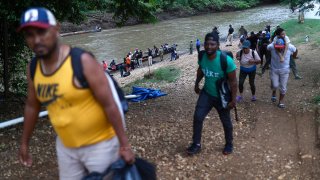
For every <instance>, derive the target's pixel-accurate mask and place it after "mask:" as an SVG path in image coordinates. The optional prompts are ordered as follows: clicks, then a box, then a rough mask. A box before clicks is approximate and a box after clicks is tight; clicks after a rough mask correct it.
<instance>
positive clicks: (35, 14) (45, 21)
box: [18, 7, 57, 31]
mask: <svg viewBox="0 0 320 180" xmlns="http://www.w3.org/2000/svg"><path fill="white" fill-rule="evenodd" d="M56 25H57V21H56V18H55V17H54V15H53V14H52V12H51V11H49V10H48V9H46V8H43V7H34V8H30V9H28V10H26V11H25V12H24V13H23V14H22V16H21V19H20V27H19V28H18V31H21V30H22V29H23V28H25V27H37V28H42V29H47V28H49V27H50V26H56Z"/></svg>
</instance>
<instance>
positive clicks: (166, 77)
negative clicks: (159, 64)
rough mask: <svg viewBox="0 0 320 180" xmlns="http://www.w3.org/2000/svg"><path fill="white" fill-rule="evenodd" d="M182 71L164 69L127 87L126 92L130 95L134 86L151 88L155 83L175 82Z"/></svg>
mask: <svg viewBox="0 0 320 180" xmlns="http://www.w3.org/2000/svg"><path fill="white" fill-rule="evenodd" d="M180 73H181V71H180V69H177V68H174V67H163V68H159V69H157V70H155V71H154V72H151V73H150V74H149V73H147V74H145V75H144V78H143V79H138V80H136V81H134V82H132V83H129V84H128V85H126V86H125V87H124V88H123V89H124V92H126V93H130V91H131V87H132V86H140V87H147V86H149V87H150V84H153V83H172V82H175V81H176V80H177V79H178V78H179V76H180Z"/></svg>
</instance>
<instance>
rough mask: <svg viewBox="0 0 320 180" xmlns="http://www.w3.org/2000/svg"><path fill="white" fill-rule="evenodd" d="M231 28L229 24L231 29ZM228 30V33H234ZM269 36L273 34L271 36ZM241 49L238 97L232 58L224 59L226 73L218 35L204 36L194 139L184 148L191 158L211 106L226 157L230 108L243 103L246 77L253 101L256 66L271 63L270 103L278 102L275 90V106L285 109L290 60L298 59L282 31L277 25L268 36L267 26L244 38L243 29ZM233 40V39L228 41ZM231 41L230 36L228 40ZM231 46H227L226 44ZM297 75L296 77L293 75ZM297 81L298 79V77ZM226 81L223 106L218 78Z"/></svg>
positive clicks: (230, 133)
mask: <svg viewBox="0 0 320 180" xmlns="http://www.w3.org/2000/svg"><path fill="white" fill-rule="evenodd" d="M231 28H232V26H231V25H230V29H231ZM230 29H229V34H228V36H230V34H232V33H233V30H232V29H231V30H230ZM270 34H272V35H271V36H270ZM239 37H240V45H239V48H240V50H239V51H238V52H237V53H236V59H237V60H238V61H239V62H240V70H239V80H238V88H239V95H238V96H237V78H236V65H235V63H234V61H233V59H232V58H231V57H229V56H228V58H227V60H226V66H227V68H226V69H225V72H224V70H223V65H222V60H221V59H222V55H221V54H223V53H225V52H223V51H221V50H220V47H219V45H220V42H219V33H217V32H216V31H212V32H211V33H208V34H207V35H206V36H205V42H204V49H205V53H204V55H202V56H199V59H198V64H199V68H198V70H197V76H196V81H195V86H194V90H195V92H196V93H197V94H199V98H198V101H197V104H196V108H195V112H194V117H193V136H192V143H191V145H190V146H189V147H188V148H187V153H188V154H190V155H194V154H197V153H199V152H200V150H201V134H202V129H203V121H204V119H205V117H206V116H207V115H208V113H209V112H210V111H211V109H212V108H213V107H214V108H215V109H216V110H217V112H218V114H219V118H220V120H221V122H222V125H223V129H224V135H225V146H224V148H223V151H222V152H223V154H225V155H227V154H230V153H232V151H233V125H232V121H231V117H230V109H232V108H234V107H235V105H236V103H239V102H241V101H242V100H243V90H244V82H245V79H246V77H247V76H249V84H250V88H251V94H252V96H251V101H256V100H257V98H256V96H255V93H256V86H255V76H256V71H257V65H259V64H261V68H266V67H267V66H269V64H270V80H271V96H270V99H271V101H272V102H276V101H277V96H276V94H277V91H279V99H278V104H277V106H278V107H279V108H285V103H284V97H285V94H286V92H287V82H288V78H289V73H290V61H293V60H294V59H297V54H298V50H297V48H296V47H295V46H294V45H292V44H291V43H290V40H289V38H288V36H286V33H285V30H284V29H282V28H280V27H279V26H278V27H277V28H276V29H275V32H274V33H270V26H266V29H265V30H264V31H261V32H259V33H258V34H255V33H254V32H251V33H250V36H247V31H246V30H245V29H244V27H243V26H241V28H240V29H239ZM231 40H232V39H231ZM227 41H230V37H228V40H227ZM227 45H228V46H230V44H227ZM263 57H265V59H266V64H264V65H263ZM295 76H296V75H295ZM298 77H299V78H297V76H296V79H300V78H301V77H300V76H298ZM202 78H204V79H205V82H204V87H203V88H202V90H201V89H200V88H199V83H200V81H201V79H202ZM223 78H226V79H227V80H228V83H229V86H230V91H231V93H230V96H231V99H230V101H229V103H228V107H227V108H225V107H223V105H222V99H221V98H222V97H221V93H219V92H220V91H219V88H218V87H217V86H218V83H217V82H219V80H220V79H223Z"/></svg>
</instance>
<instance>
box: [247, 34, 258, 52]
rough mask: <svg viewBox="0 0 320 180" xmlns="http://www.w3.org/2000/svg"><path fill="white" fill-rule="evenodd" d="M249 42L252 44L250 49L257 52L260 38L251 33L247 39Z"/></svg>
mask: <svg viewBox="0 0 320 180" xmlns="http://www.w3.org/2000/svg"><path fill="white" fill-rule="evenodd" d="M247 40H249V41H250V43H251V46H250V49H252V50H256V49H257V42H258V37H257V35H256V34H254V32H253V31H252V32H251V33H250V36H249V37H248V38H247Z"/></svg>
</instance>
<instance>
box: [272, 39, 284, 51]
mask: <svg viewBox="0 0 320 180" xmlns="http://www.w3.org/2000/svg"><path fill="white" fill-rule="evenodd" d="M274 48H277V49H283V48H285V43H284V40H283V39H281V38H280V39H277V41H276V43H275V44H274Z"/></svg>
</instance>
